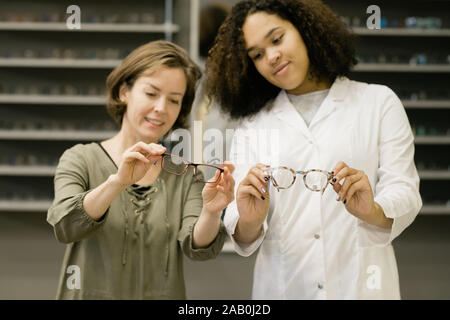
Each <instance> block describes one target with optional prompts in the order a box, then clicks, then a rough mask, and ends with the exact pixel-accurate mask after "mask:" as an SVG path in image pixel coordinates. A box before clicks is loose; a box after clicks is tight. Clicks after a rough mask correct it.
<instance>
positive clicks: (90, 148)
mask: <svg viewBox="0 0 450 320" xmlns="http://www.w3.org/2000/svg"><path fill="white" fill-rule="evenodd" d="M99 149H100V148H99V145H98V143H96V142H91V143H87V144H82V143H78V144H76V145H74V146H72V147H70V148H69V149H67V150H65V151H64V153H63V156H64V157H74V158H89V157H91V156H92V155H93V154H96V153H98V151H99Z"/></svg>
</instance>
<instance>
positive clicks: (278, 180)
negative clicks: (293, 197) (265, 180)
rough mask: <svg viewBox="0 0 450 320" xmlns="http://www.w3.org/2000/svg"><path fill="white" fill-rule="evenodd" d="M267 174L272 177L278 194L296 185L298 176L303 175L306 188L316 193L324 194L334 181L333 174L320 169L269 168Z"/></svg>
mask: <svg viewBox="0 0 450 320" xmlns="http://www.w3.org/2000/svg"><path fill="white" fill-rule="evenodd" d="M266 172H267V173H268V174H269V175H270V180H271V181H272V184H273V186H274V187H275V188H276V189H277V190H278V192H279V191H280V190H282V189H288V188H290V187H291V186H292V185H293V184H294V183H295V180H296V177H297V174H301V175H303V182H304V184H305V187H306V188H308V189H309V190H311V191H314V192H322V194H323V192H324V191H325V189H326V188H327V186H328V184H329V183H330V181H331V180H332V179H333V174H332V173H331V172H328V171H325V170H320V169H310V170H306V171H302V170H298V171H296V170H294V169H291V168H288V167H283V166H280V167H275V168H269V169H267V170H266Z"/></svg>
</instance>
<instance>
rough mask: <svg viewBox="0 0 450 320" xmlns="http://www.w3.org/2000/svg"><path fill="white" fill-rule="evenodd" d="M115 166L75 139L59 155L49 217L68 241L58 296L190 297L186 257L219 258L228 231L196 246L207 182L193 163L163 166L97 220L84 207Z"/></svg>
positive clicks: (94, 147) (102, 153) (59, 235)
mask: <svg viewBox="0 0 450 320" xmlns="http://www.w3.org/2000/svg"><path fill="white" fill-rule="evenodd" d="M116 172H117V166H116V165H115V163H114V162H113V161H112V160H111V158H110V157H109V155H108V154H107V153H106V151H105V150H104V149H103V148H102V147H101V145H100V144H98V143H90V144H77V145H75V146H74V147H72V148H70V149H68V150H66V151H65V152H64V154H63V155H62V156H61V158H60V161H59V164H58V167H57V170H56V174H55V179H54V182H55V199H54V201H53V204H52V206H51V207H50V209H49V210H48V214H47V221H48V222H49V223H50V224H51V225H52V226H53V227H54V231H55V235H56V238H57V239H58V240H59V241H60V242H63V243H67V248H66V252H65V255H64V260H63V265H62V270H61V275H60V280H59V287H58V292H57V298H58V299H185V298H186V290H185V285H184V276H183V256H182V253H184V254H185V255H186V256H187V257H189V258H191V259H194V260H206V259H211V258H215V257H216V256H217V255H218V254H219V253H220V252H221V250H222V247H223V244H224V241H225V237H226V231H225V227H224V225H223V223H222V222H221V224H220V230H219V234H218V235H217V237H216V239H215V240H214V241H213V242H212V243H211V244H210V245H209V247H207V248H202V249H194V248H193V247H192V238H193V228H194V225H195V223H196V221H197V219H198V217H199V215H200V212H201V210H202V206H203V201H202V189H203V186H204V184H203V183H200V182H197V181H196V180H195V179H194V177H193V172H192V168H189V170H188V172H187V173H186V174H184V175H182V176H176V175H172V174H168V173H166V172H165V171H161V173H160V174H159V176H158V178H157V180H156V181H155V183H153V184H152V185H150V186H147V187H144V188H143V187H139V186H136V185H133V186H131V187H129V188H127V189H126V190H125V191H123V192H121V193H120V195H119V196H117V197H116V199H114V200H113V202H112V203H111V205H110V207H109V208H108V210H107V211H106V213H105V215H104V216H103V217H102V219H101V220H100V221H95V220H93V219H92V218H90V217H89V216H88V215H87V213H86V212H85V210H84V208H83V199H84V197H85V196H86V194H87V193H88V192H89V191H90V190H92V189H94V188H96V187H97V186H99V185H100V184H102V183H103V182H105V181H106V180H107V179H108V177H109V176H110V175H111V174H114V173H116Z"/></svg>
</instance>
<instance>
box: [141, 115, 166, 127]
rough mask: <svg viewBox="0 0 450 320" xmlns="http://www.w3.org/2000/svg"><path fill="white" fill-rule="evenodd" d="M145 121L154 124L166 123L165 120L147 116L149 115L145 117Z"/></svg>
mask: <svg viewBox="0 0 450 320" xmlns="http://www.w3.org/2000/svg"><path fill="white" fill-rule="evenodd" d="M145 121H147V122H149V123H151V124H152V125H154V126H162V125H163V124H164V122H163V121H160V120H156V119H151V118H147V117H146V118H145Z"/></svg>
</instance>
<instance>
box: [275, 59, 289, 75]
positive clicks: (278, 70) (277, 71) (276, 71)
mask: <svg viewBox="0 0 450 320" xmlns="http://www.w3.org/2000/svg"><path fill="white" fill-rule="evenodd" d="M288 64H289V62H286V63H283V64H281V65H280V66H278V67H277V68H275V71H274V73H273V74H274V75H275V76H277V75H279V74H280V73H284V71H285V70H286V69H285V68H286V67H287V65H288Z"/></svg>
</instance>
